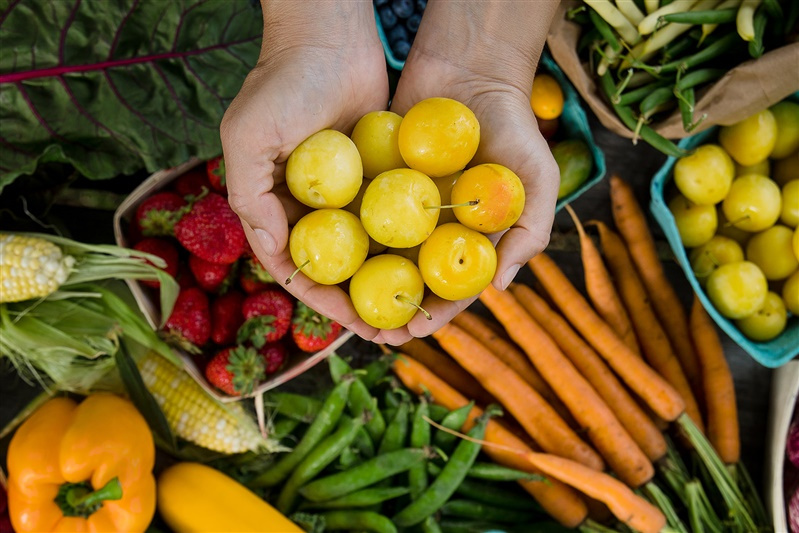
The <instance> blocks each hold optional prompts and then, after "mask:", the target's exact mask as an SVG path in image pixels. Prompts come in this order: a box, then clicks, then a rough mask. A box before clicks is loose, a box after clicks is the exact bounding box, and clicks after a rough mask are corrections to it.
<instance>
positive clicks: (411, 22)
mask: <svg viewBox="0 0 799 533" xmlns="http://www.w3.org/2000/svg"><path fill="white" fill-rule="evenodd" d="M421 22H422V16H421V15H420V14H419V13H414V14H413V15H411V16H410V17H408V20H406V21H405V27H406V28H408V31H409V32H411V33H416V32H417V30H418V29H419V24H420V23H421Z"/></svg>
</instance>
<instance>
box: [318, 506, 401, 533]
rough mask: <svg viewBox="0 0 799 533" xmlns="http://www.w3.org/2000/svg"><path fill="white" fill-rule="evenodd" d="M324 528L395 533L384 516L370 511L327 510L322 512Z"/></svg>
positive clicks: (392, 525)
mask: <svg viewBox="0 0 799 533" xmlns="http://www.w3.org/2000/svg"><path fill="white" fill-rule="evenodd" d="M322 517H323V518H324V519H325V530H328V529H330V530H334V531H335V530H342V529H343V530H347V531H374V532H375V533H397V528H396V527H395V526H394V524H392V523H391V520H389V519H388V518H386V517H385V516H383V515H381V514H378V513H373V512H371V511H349V510H347V511H328V512H326V513H322Z"/></svg>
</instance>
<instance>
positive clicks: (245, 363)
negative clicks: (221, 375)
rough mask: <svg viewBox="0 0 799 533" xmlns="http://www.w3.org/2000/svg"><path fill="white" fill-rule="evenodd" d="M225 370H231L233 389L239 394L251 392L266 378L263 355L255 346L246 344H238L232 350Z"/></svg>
mask: <svg viewBox="0 0 799 533" xmlns="http://www.w3.org/2000/svg"><path fill="white" fill-rule="evenodd" d="M225 370H227V371H228V372H230V374H231V376H232V379H231V383H232V384H233V390H235V391H236V392H238V393H239V394H250V393H251V392H252V391H253V389H254V388H255V386H256V385H257V384H258V383H260V382H261V381H263V380H264V379H265V378H266V367H265V366H264V359H263V357H261V356H260V355H259V354H258V352H256V351H255V349H254V348H245V347H244V346H238V347H237V348H235V349H234V350H232V351H231V352H230V358H229V359H228V364H227V366H226V367H225Z"/></svg>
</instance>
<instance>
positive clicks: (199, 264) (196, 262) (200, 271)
mask: <svg viewBox="0 0 799 533" xmlns="http://www.w3.org/2000/svg"><path fill="white" fill-rule="evenodd" d="M189 269H191V273H192V274H194V279H195V280H196V281H197V285H199V286H200V288H201V289H203V290H205V291H206V292H217V291H218V290H219V289H220V288H221V287H222V286H223V285H224V283H225V280H226V279H227V278H228V276H229V275H230V272H231V270H232V269H233V265H232V264H230V263H228V264H226V265H222V264H219V263H209V262H208V261H206V260H204V259H200V258H199V257H197V256H196V255H194V254H189Z"/></svg>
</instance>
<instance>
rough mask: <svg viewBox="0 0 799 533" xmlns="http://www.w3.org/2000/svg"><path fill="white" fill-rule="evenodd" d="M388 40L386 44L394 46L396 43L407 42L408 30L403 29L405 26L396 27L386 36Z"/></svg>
mask: <svg viewBox="0 0 799 533" xmlns="http://www.w3.org/2000/svg"><path fill="white" fill-rule="evenodd" d="M386 37H387V38H388V42H389V43H391V44H394V43H395V42H397V41H407V40H408V30H406V29H405V26H400V25H396V26H394V27H393V28H391V30H390V31H389V32H388V33H387V34H386Z"/></svg>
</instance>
